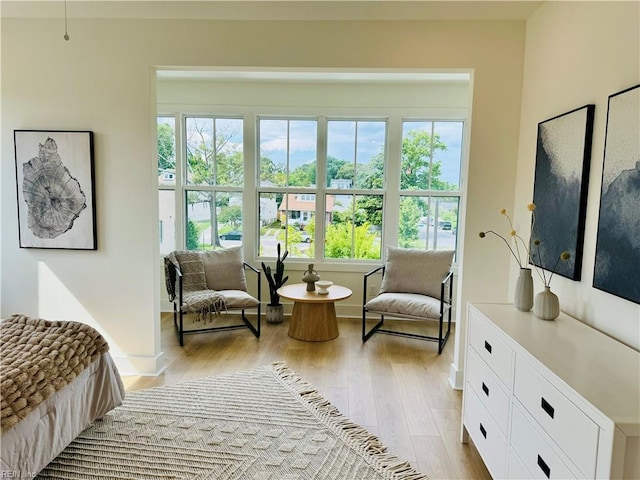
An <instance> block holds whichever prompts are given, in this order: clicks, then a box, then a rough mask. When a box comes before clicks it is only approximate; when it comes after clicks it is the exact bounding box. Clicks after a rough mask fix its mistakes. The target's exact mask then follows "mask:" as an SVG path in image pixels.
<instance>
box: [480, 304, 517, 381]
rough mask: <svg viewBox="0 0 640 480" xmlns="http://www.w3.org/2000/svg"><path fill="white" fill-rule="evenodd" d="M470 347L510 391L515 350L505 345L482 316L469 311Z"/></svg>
mask: <svg viewBox="0 0 640 480" xmlns="http://www.w3.org/2000/svg"><path fill="white" fill-rule="evenodd" d="M469 345H471V346H472V347H473V348H474V349H475V351H476V352H477V353H478V355H479V356H480V357H481V358H482V359H483V360H484V361H485V362H487V365H489V368H490V369H491V370H492V371H493V372H494V373H495V374H496V375H497V376H498V378H499V379H500V381H502V382H503V383H504V384H505V386H506V387H507V389H508V390H511V385H512V377H513V350H511V348H509V347H508V346H507V344H506V343H504V342H503V341H502V340H500V338H499V337H498V335H496V333H495V330H494V329H493V328H492V327H491V326H490V325H489V324H487V323H486V320H484V319H483V318H482V316H481V315H480V314H478V313H477V312H475V311H474V310H472V309H470V310H469Z"/></svg>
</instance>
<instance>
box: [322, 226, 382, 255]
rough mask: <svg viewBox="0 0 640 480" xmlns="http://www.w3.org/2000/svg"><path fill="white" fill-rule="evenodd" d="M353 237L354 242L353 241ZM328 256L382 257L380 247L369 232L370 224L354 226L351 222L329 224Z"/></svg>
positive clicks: (326, 252)
mask: <svg viewBox="0 0 640 480" xmlns="http://www.w3.org/2000/svg"><path fill="white" fill-rule="evenodd" d="M352 239H353V242H352ZM325 248H326V251H325V255H326V256H327V258H358V259H378V258H380V247H378V246H376V244H375V236H373V235H371V234H370V233H369V224H366V223H365V224H364V225H360V226H356V227H354V226H353V224H352V223H350V222H344V223H337V224H334V223H332V224H329V225H328V226H327V238H326V247H325Z"/></svg>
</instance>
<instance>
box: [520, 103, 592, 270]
mask: <svg viewBox="0 0 640 480" xmlns="http://www.w3.org/2000/svg"><path fill="white" fill-rule="evenodd" d="M594 112H595V105H585V106H584V107H580V108H577V109H575V110H572V111H570V112H567V113H564V114H562V115H559V116H557V117H554V118H551V119H549V120H545V121H543V122H540V123H539V124H538V144H537V149H536V170H535V183H534V189H533V203H535V205H536V209H535V212H534V215H533V220H532V226H531V243H530V249H531V250H530V251H531V261H532V263H534V264H535V265H537V266H539V267H541V268H544V269H545V270H548V271H551V272H554V273H555V274H556V275H561V276H563V277H566V278H570V279H572V280H580V277H581V273H582V250H583V241H584V224H585V217H586V208H587V187H588V184H589V166H590V161H591V141H592V138H593V116H594ZM536 240H539V244H538V245H535V244H534V242H535V243H537V242H536ZM565 251H567V252H569V253H570V255H571V256H570V258H569V259H568V260H567V261H560V262H558V258H559V257H560V255H561V254H562V252H565Z"/></svg>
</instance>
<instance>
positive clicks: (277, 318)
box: [266, 304, 284, 323]
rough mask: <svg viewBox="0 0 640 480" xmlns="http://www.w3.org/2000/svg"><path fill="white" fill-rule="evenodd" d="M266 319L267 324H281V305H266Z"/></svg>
mask: <svg viewBox="0 0 640 480" xmlns="http://www.w3.org/2000/svg"><path fill="white" fill-rule="evenodd" d="M266 318H267V323H282V320H283V318H284V307H283V305H282V304H279V305H267V311H266Z"/></svg>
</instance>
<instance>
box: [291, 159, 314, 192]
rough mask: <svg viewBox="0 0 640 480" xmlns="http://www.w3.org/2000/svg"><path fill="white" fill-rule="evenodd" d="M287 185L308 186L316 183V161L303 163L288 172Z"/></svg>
mask: <svg viewBox="0 0 640 480" xmlns="http://www.w3.org/2000/svg"><path fill="white" fill-rule="evenodd" d="M289 185H292V186H296V187H309V186H311V185H316V162H315V161H314V162H313V163H304V164H302V165H300V166H299V167H297V168H295V169H294V170H293V171H291V172H290V173H289Z"/></svg>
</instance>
